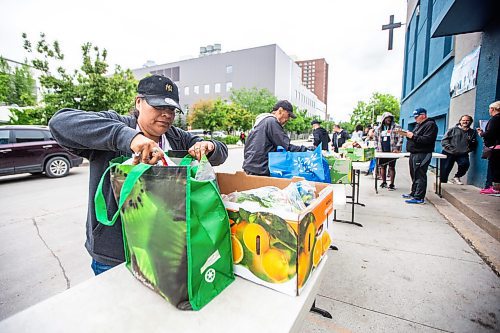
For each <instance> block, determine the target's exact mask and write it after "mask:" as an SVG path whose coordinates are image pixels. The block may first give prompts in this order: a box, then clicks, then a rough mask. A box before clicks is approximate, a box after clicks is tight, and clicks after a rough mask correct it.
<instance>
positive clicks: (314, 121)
mask: <svg viewBox="0 0 500 333" xmlns="http://www.w3.org/2000/svg"><path fill="white" fill-rule="evenodd" d="M314 124H318V125H319V124H321V121H319V120H318V119H314V120H313V121H311V125H314Z"/></svg>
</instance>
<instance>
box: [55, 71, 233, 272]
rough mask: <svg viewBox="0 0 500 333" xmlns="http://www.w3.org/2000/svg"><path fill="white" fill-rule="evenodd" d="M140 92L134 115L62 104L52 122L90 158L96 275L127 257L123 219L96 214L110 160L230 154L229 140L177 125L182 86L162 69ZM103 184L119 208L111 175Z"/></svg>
mask: <svg viewBox="0 0 500 333" xmlns="http://www.w3.org/2000/svg"><path fill="white" fill-rule="evenodd" d="M137 93H138V94H137V96H136V97H135V109H134V111H133V114H131V115H127V116H124V115H120V114H118V113H116V112H115V111H102V112H90V111H81V110H73V109H62V110H59V111H58V112H57V113H56V114H55V115H54V116H53V117H52V119H51V120H50V122H49V128H50V131H51V132H52V135H53V136H54V138H55V139H56V140H57V142H58V143H59V144H60V145H61V146H63V147H65V148H67V149H69V150H70V151H72V152H74V153H76V154H77V155H79V156H82V157H85V158H87V159H88V160H89V168H90V177H89V198H88V209H87V227H86V228H87V241H86V242H85V247H86V248H87V251H88V252H89V254H90V256H91V257H92V264H91V267H92V269H93V271H94V273H95V275H98V274H100V273H102V272H104V271H106V270H108V269H110V268H112V267H113V266H116V265H118V264H120V263H122V262H124V261H125V254H124V249H123V235H122V224H121V221H120V220H118V221H117V223H115V224H114V225H113V226H111V227H108V226H105V225H104V224H101V223H99V222H98V221H97V217H96V214H95V205H94V196H95V193H96V191H97V187H98V184H99V181H100V180H101V176H102V174H103V173H104V172H105V170H106V168H107V167H108V165H109V161H111V160H112V159H113V158H116V157H119V156H122V155H123V156H131V157H132V156H133V157H134V160H133V161H134V164H137V163H139V162H143V163H147V164H152V165H154V164H156V163H157V162H158V161H159V160H160V158H161V157H162V156H164V153H163V151H166V150H186V151H187V152H188V153H189V154H190V155H191V156H193V157H195V158H196V159H198V160H199V159H200V158H201V156H202V155H206V156H207V157H208V160H209V161H210V163H211V164H212V165H219V164H222V163H224V161H225V160H226V159H227V146H226V145H225V144H223V143H221V142H218V141H215V140H207V141H204V140H203V139H202V138H200V137H197V136H194V135H192V134H190V133H188V132H185V131H183V130H181V129H179V128H177V127H175V126H173V124H174V120H175V115H176V112H179V111H180V110H181V107H180V105H179V92H178V88H177V86H176V85H175V83H173V82H172V80H170V79H169V78H167V77H165V76H162V75H153V76H149V77H146V78H144V79H142V80H141V81H139V85H138V87H137ZM102 189H103V194H104V197H105V200H106V205H107V207H108V210H109V211H112V212H115V211H116V210H117V205H116V200H115V198H114V195H113V192H112V190H111V183H110V178H109V177H106V178H105V180H104V183H103V186H102Z"/></svg>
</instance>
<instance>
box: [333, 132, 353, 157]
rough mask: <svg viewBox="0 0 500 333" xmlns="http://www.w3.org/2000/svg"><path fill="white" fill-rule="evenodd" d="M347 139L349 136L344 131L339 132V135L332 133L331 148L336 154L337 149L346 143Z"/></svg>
mask: <svg viewBox="0 0 500 333" xmlns="http://www.w3.org/2000/svg"><path fill="white" fill-rule="evenodd" d="M348 138H349V134H347V132H346V130H341V131H340V133H335V132H333V135H332V146H333V148H334V149H335V151H336V152H338V150H339V148H341V147H342V145H343V144H344V143H345V142H346V141H347V139H348Z"/></svg>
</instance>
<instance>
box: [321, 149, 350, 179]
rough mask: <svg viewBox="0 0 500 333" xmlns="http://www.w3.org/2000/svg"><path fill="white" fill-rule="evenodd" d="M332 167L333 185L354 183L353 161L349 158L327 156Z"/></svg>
mask: <svg viewBox="0 0 500 333" xmlns="http://www.w3.org/2000/svg"><path fill="white" fill-rule="evenodd" d="M325 158H326V161H327V162H328V166H329V167H330V178H331V179H332V184H350V183H351V181H352V161H351V160H350V159H348V158H335V157H333V156H325Z"/></svg>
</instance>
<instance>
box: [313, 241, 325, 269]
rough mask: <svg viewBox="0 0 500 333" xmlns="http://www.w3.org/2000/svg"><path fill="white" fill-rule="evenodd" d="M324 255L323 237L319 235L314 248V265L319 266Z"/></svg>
mask: <svg viewBox="0 0 500 333" xmlns="http://www.w3.org/2000/svg"><path fill="white" fill-rule="evenodd" d="M322 256H323V241H322V237H318V240H317V241H316V244H314V250H313V265H314V267H318V264H319V262H320V260H321V257H322Z"/></svg>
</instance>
